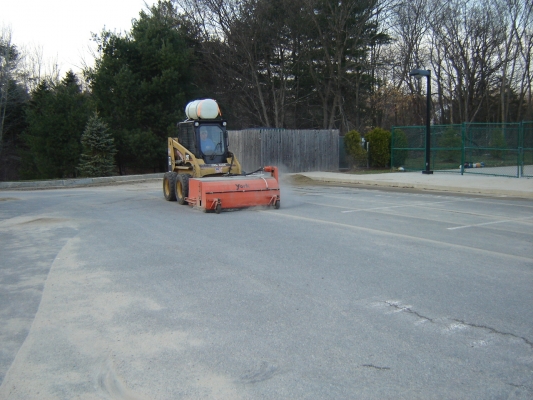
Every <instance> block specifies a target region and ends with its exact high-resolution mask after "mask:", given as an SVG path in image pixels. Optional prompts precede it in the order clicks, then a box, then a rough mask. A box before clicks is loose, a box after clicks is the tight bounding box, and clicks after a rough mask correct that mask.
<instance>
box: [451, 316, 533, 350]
mask: <svg viewBox="0 0 533 400" xmlns="http://www.w3.org/2000/svg"><path fill="white" fill-rule="evenodd" d="M452 321H455V322H459V323H460V324H463V325H466V326H470V327H471V328H478V329H484V330H487V331H489V332H490V333H494V334H496V335H502V336H510V337H513V338H515V339H520V340H522V341H524V343H526V344H527V345H528V346H529V347H530V348H531V349H533V342H531V341H529V340H528V339H526V338H525V337H522V336H518V335H515V334H514V333H510V332H502V331H498V330H496V329H494V328H491V327H490V326H486V325H478V324H472V323H469V322H465V321H463V320H461V319H452Z"/></svg>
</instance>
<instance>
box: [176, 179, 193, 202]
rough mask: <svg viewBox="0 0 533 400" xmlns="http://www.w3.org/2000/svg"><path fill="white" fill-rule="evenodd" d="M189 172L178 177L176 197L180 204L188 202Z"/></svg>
mask: <svg viewBox="0 0 533 400" xmlns="http://www.w3.org/2000/svg"><path fill="white" fill-rule="evenodd" d="M190 177H191V176H190V175H189V174H178V178H177V179H176V184H175V187H176V191H175V192H176V199H177V200H178V203H179V204H187V202H186V201H185V199H186V198H187V197H189V178H190Z"/></svg>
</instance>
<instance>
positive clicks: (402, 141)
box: [391, 129, 409, 167]
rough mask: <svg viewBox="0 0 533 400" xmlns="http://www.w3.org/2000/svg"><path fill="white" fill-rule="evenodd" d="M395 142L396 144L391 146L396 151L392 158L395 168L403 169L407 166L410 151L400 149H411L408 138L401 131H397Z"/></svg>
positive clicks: (395, 132) (395, 131)
mask: <svg viewBox="0 0 533 400" xmlns="http://www.w3.org/2000/svg"><path fill="white" fill-rule="evenodd" d="M393 140H394V143H392V144H391V147H392V148H393V149H395V150H394V154H393V155H392V156H391V157H392V162H393V164H394V165H393V167H401V166H402V165H404V164H405V160H407V155H408V150H398V149H407V148H408V147H409V144H408V142H407V136H406V135H405V132H404V131H402V130H401V129H395V130H394V138H393Z"/></svg>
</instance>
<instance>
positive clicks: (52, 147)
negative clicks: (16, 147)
mask: <svg viewBox="0 0 533 400" xmlns="http://www.w3.org/2000/svg"><path fill="white" fill-rule="evenodd" d="M89 116H90V108H89V102H88V96H87V94H86V93H84V92H83V91H82V89H81V86H80V84H79V83H78V79H77V77H76V75H75V74H74V73H73V72H72V71H69V72H68V73H67V74H66V76H65V78H64V79H63V80H62V81H61V82H60V83H59V84H57V85H54V84H52V83H47V82H46V81H43V82H42V83H41V84H40V85H39V86H38V87H37V89H36V90H35V91H34V92H33V93H32V100H31V101H30V103H29V106H28V108H27V110H26V123H27V129H26V131H25V133H24V135H23V139H24V142H25V144H26V146H27V151H26V152H25V154H24V162H23V168H22V171H21V175H22V177H23V178H25V179H53V178H72V177H75V176H76V175H77V169H76V168H77V166H78V163H79V160H80V153H81V143H80V137H81V135H82V133H83V129H84V127H85V125H86V124H87V120H88V119H89Z"/></svg>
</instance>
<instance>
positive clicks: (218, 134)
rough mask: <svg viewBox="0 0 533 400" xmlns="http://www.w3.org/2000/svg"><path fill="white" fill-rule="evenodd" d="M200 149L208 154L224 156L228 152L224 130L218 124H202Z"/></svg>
mask: <svg viewBox="0 0 533 400" xmlns="http://www.w3.org/2000/svg"><path fill="white" fill-rule="evenodd" d="M200 149H201V150H202V153H203V154H205V155H206V156H222V155H224V153H225V152H226V148H225V145H224V131H223V130H222V128H221V127H220V126H217V125H202V126H200Z"/></svg>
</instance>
